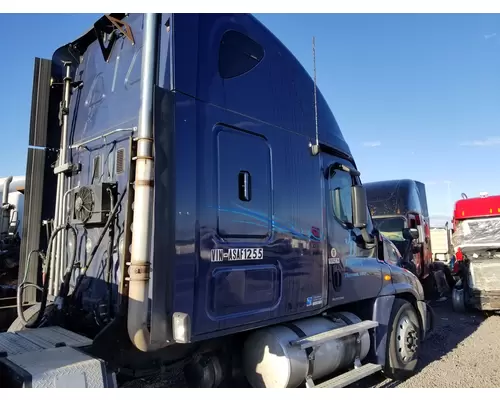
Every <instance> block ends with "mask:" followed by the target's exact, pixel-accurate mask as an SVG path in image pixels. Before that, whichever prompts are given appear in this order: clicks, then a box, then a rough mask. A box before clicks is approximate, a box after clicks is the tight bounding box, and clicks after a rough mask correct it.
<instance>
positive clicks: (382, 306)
mask: <svg viewBox="0 0 500 400" xmlns="http://www.w3.org/2000/svg"><path fill="white" fill-rule="evenodd" d="M387 267H389V268H388V270H387V271H385V273H388V272H389V270H390V275H391V282H390V283H389V284H386V285H384V286H383V287H382V289H381V291H380V293H379V295H378V297H377V298H376V299H375V302H374V303H373V317H372V318H373V320H374V321H377V322H378V323H379V326H378V327H377V328H376V329H375V337H374V339H375V346H374V349H375V357H376V362H377V363H378V364H380V365H385V361H386V348H387V333H388V331H389V323H390V319H391V312H392V307H393V304H394V299H395V298H396V297H400V298H404V299H407V300H410V301H411V302H412V303H413V304H414V305H415V306H416V311H417V314H418V316H419V317H420V322H421V326H422V329H421V340H422V341H424V340H425V337H426V335H427V332H429V330H430V329H431V327H430V318H428V308H427V304H426V303H425V302H424V290H423V288H422V285H421V283H420V281H419V280H418V279H417V277H416V276H415V275H413V274H412V273H411V272H409V271H406V270H404V269H402V268H399V267H396V266H393V265H390V266H389V265H387Z"/></svg>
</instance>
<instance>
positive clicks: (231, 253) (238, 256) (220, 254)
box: [210, 248, 264, 262]
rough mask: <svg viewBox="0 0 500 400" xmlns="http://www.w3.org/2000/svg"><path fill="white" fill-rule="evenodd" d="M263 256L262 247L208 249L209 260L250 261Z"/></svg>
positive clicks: (260, 258)
mask: <svg viewBox="0 0 500 400" xmlns="http://www.w3.org/2000/svg"><path fill="white" fill-rule="evenodd" d="M263 258H264V249H262V248H244V249H212V250H211V251H210V261H211V262H224V261H252V260H262V259H263Z"/></svg>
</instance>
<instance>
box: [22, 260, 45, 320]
mask: <svg viewBox="0 0 500 400" xmlns="http://www.w3.org/2000/svg"><path fill="white" fill-rule="evenodd" d="M34 253H38V256H39V257H40V250H31V251H30V253H29V254H28V260H27V262H26V268H25V271H24V277H23V280H22V282H21V283H20V284H19V286H18V288H17V299H16V303H17V304H16V307H17V316H18V317H19V319H20V320H21V322H22V323H23V324H24V325H26V324H27V323H28V321H26V318H24V313H23V306H22V300H23V293H24V289H25V288H27V287H34V288H36V289H38V290H40V291H43V288H41V287H40V286H38V285H35V284H34V283H31V282H26V279H27V278H28V273H29V270H30V265H31V262H30V261H31V256H32V255H33V254H34Z"/></svg>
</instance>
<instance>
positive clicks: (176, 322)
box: [172, 312, 191, 343]
mask: <svg viewBox="0 0 500 400" xmlns="http://www.w3.org/2000/svg"><path fill="white" fill-rule="evenodd" d="M172 331H173V335H174V340H175V341H176V342H177V343H189V341H190V340H191V320H190V318H189V315H188V314H185V313H181V312H175V313H174V314H173V315H172Z"/></svg>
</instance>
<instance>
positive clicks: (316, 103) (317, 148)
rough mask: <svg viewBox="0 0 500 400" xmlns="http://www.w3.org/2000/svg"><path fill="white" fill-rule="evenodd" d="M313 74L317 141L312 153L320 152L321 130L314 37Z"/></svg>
mask: <svg viewBox="0 0 500 400" xmlns="http://www.w3.org/2000/svg"><path fill="white" fill-rule="evenodd" d="M312 55H313V74H314V77H313V79H314V124H315V129H316V143H315V144H314V145H312V146H311V150H312V154H313V155H314V156H315V155H317V154H319V131H318V95H317V84H316V38H315V37H314V36H313V38H312Z"/></svg>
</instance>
